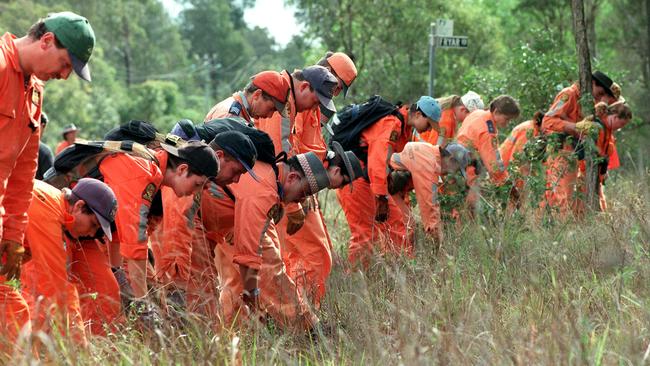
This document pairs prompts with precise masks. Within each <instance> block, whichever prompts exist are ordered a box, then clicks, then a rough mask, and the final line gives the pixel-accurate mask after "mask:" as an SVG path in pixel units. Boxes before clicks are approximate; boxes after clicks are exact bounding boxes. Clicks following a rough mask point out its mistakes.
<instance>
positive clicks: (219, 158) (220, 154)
mask: <svg viewBox="0 0 650 366" xmlns="http://www.w3.org/2000/svg"><path fill="white" fill-rule="evenodd" d="M214 154H215V155H216V156H217V160H219V161H221V159H223V157H224V156H225V155H224V154H223V150H215V152H214Z"/></svg>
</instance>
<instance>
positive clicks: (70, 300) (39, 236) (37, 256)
mask: <svg viewBox="0 0 650 366" xmlns="http://www.w3.org/2000/svg"><path fill="white" fill-rule="evenodd" d="M68 209H69V208H68V202H67V200H66V199H65V197H64V194H63V193H62V192H61V191H59V190H58V189H56V188H54V187H52V186H50V185H48V184H47V183H44V182H41V181H36V184H35V185H34V200H33V201H32V205H31V206H30V208H29V212H28V214H29V225H27V230H26V232H25V245H26V247H28V248H29V249H30V251H31V253H32V259H31V260H30V261H29V262H27V263H25V264H24V265H23V271H22V275H21V278H20V280H21V282H22V285H23V288H22V293H23V296H24V297H25V300H26V301H27V303H28V304H29V309H30V314H31V319H32V326H33V329H34V330H35V331H38V330H42V331H46V332H47V331H50V330H51V329H52V328H53V326H54V327H56V328H57V329H59V330H60V331H61V332H62V334H68V332H69V334H71V335H72V336H73V338H74V339H75V340H76V341H78V342H79V343H81V344H85V343H86V337H85V334H84V325H83V320H82V316H81V309H80V304H79V294H78V292H77V287H76V284H75V283H74V282H73V281H72V278H71V277H72V276H71V275H70V272H69V268H68V266H69V263H70V260H71V244H73V243H74V242H76V240H74V239H71V238H70V237H69V236H67V235H66V234H64V229H65V228H66V227H67V226H68V225H70V224H72V222H73V220H74V218H73V217H72V216H71V215H70V214H69V213H68Z"/></svg>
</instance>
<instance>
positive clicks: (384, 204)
mask: <svg viewBox="0 0 650 366" xmlns="http://www.w3.org/2000/svg"><path fill="white" fill-rule="evenodd" d="M386 220H388V197H386V196H375V221H377V222H385V221H386Z"/></svg>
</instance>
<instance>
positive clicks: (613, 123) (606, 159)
mask: <svg viewBox="0 0 650 366" xmlns="http://www.w3.org/2000/svg"><path fill="white" fill-rule="evenodd" d="M617 87H618V86H617V84H616V83H614V85H612V90H613V91H614V95H615V96H616V97H617V98H618V101H617V102H615V103H613V104H611V105H609V106H608V105H606V103H605V102H600V103H598V104H596V106H595V111H596V115H597V116H598V118H599V122H595V121H593V120H592V119H591V118H589V117H587V118H585V119H584V120H582V121H580V122H578V123H577V124H576V130H577V131H578V132H579V133H580V134H582V135H589V134H592V132H594V131H597V132H598V137H597V138H596V147H597V148H598V154H599V156H600V158H601V159H602V161H601V162H600V163H599V166H598V168H599V172H598V195H599V201H600V202H599V203H600V209H601V211H606V210H607V200H606V197H605V192H604V183H605V180H606V178H607V172H608V170H610V169H617V168H618V167H619V166H620V162H619V161H618V159H616V155H615V148H616V142H615V140H614V132H615V131H617V130H618V129H621V128H623V127H624V126H625V125H626V124H628V123H629V122H630V120H631V119H632V110H631V109H630V107H629V106H628V105H627V104H625V99H624V98H622V97H620V92H619V93H618V95H617V92H616V90H615V89H616V88H617ZM612 157H613V158H612ZM612 160H614V161H613V162H612ZM585 174H586V164H584V162H581V164H580V165H579V171H578V180H579V181H580V182H581V183H582V184H581V185H579V187H580V188H582V191H583V193H584V190H585V188H584V187H585V184H584V182H582V181H584V179H585Z"/></svg>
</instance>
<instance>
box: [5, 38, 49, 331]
mask: <svg viewBox="0 0 650 366" xmlns="http://www.w3.org/2000/svg"><path fill="white" fill-rule="evenodd" d="M15 38H16V37H15V36H13V35H12V34H9V33H5V34H4V35H3V36H2V38H0V136H2V138H3V143H2V145H1V146H0V238H1V239H3V240H13V241H15V242H18V243H22V242H23V238H24V235H25V227H26V226H27V209H28V208H29V204H30V202H31V200H32V187H33V184H34V175H35V174H36V165H37V160H38V145H39V127H40V119H41V106H42V103H43V101H42V97H43V85H42V82H41V81H40V80H38V79H37V78H36V77H34V76H31V77H29V78H28V79H27V80H26V79H25V76H26V75H25V74H23V72H22V69H21V68H20V61H19V57H18V51H17V50H16V47H15V46H14V43H13V40H14V39H15ZM0 261H4V258H0ZM5 282H6V278H5V277H4V276H0V331H3V334H7V335H8V338H10V339H12V338H15V336H16V334H17V330H18V329H19V328H20V327H22V325H23V324H25V323H26V321H25V320H26V319H28V311H27V306H26V304H25V301H24V300H23V299H22V297H21V296H20V294H18V292H17V291H16V290H15V289H14V288H13V287H11V286H8V285H6V284H5Z"/></svg>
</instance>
